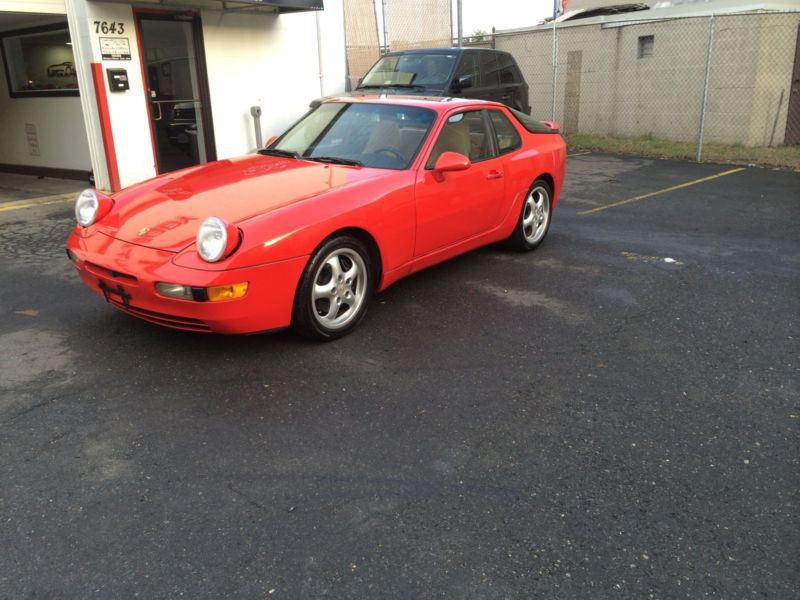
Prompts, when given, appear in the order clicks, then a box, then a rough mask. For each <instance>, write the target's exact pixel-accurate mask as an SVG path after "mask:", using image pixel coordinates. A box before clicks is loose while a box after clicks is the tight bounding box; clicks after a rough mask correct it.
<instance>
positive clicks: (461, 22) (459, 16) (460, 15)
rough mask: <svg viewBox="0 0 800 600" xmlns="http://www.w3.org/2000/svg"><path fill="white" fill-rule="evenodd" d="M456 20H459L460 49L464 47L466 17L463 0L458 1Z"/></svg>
mask: <svg viewBox="0 0 800 600" xmlns="http://www.w3.org/2000/svg"><path fill="white" fill-rule="evenodd" d="M456 18H457V19H458V47H459V48H461V46H463V45H464V17H463V9H462V7H461V0H456Z"/></svg>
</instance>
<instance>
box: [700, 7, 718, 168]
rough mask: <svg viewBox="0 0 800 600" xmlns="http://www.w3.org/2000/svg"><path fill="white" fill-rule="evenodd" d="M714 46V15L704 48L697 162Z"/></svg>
mask: <svg viewBox="0 0 800 600" xmlns="http://www.w3.org/2000/svg"><path fill="white" fill-rule="evenodd" d="M713 48H714V15H713V14H712V15H711V19H710V20H709V23H708V46H707V49H706V77H705V82H704V83H703V105H702V107H701V108H700V135H699V136H698V138H697V162H700V159H701V158H702V157H703V134H704V133H705V129H706V107H707V106H708V80H709V78H710V76H711V51H712V50H713Z"/></svg>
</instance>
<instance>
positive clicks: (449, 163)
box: [433, 152, 472, 181]
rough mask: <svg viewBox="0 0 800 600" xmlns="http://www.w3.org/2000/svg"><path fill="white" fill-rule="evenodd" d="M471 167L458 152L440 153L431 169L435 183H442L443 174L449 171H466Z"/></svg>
mask: <svg viewBox="0 0 800 600" xmlns="http://www.w3.org/2000/svg"><path fill="white" fill-rule="evenodd" d="M470 166H472V163H471V162H470V161H469V159H468V158H467V157H466V156H464V155H463V154H459V153H458V152H442V154H441V156H439V158H437V159H436V164H435V165H434V167H433V177H434V179H436V181H444V174H445V173H449V172H451V171H466V170H467V169H469V168H470Z"/></svg>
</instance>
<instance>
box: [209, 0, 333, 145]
mask: <svg viewBox="0 0 800 600" xmlns="http://www.w3.org/2000/svg"><path fill="white" fill-rule="evenodd" d="M317 18H319V19H320V31H321V32H322V35H321V39H322V44H323V46H322V70H323V72H322V75H323V77H322V78H320V65H319V53H318V49H317V39H316V31H317V25H316V19H317ZM202 19H203V39H204V42H205V48H206V62H207V68H208V81H209V87H210V91H211V109H212V118H213V120H214V136H215V138H216V144H217V157H218V158H227V157H231V156H237V155H240V154H244V153H246V152H250V151H253V150H255V147H256V142H255V133H254V127H253V119H252V117H251V115H250V107H251V106H253V105H259V106H261V109H262V117H261V129H262V134H263V140H264V141H266V139H268V138H269V137H270V136H271V135H278V134H280V133H283V131H284V130H285V129H286V128H287V127H288V126H289V125H291V124H292V123H293V122H294V121H295V120H297V119H298V118H299V117H300V116H302V115H303V113H305V112H306V110H307V109H308V104H309V102H311V101H312V100H314V99H315V98H319V97H320V96H323V95H334V94H339V93H342V92H343V91H344V85H345V46H344V20H343V15H342V3H341V1H338V2H337V1H336V0H328V1H326V2H325V11H323V12H321V13H318V14H317V13H312V12H304V13H294V14H284V15H280V16H276V15H252V14H251V15H247V14H232V13H227V14H226V13H221V12H218V11H203V12H202Z"/></svg>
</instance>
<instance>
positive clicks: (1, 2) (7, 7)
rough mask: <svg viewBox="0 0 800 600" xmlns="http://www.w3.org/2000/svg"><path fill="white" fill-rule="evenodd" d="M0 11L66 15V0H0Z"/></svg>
mask: <svg viewBox="0 0 800 600" xmlns="http://www.w3.org/2000/svg"><path fill="white" fill-rule="evenodd" d="M0 12H14V13H40V14H45V13H51V14H57V15H64V14H66V13H67V11H66V8H64V0H0Z"/></svg>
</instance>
